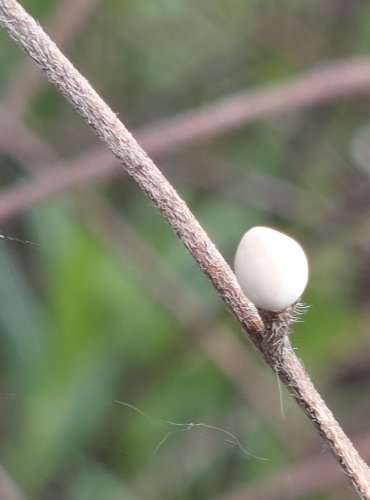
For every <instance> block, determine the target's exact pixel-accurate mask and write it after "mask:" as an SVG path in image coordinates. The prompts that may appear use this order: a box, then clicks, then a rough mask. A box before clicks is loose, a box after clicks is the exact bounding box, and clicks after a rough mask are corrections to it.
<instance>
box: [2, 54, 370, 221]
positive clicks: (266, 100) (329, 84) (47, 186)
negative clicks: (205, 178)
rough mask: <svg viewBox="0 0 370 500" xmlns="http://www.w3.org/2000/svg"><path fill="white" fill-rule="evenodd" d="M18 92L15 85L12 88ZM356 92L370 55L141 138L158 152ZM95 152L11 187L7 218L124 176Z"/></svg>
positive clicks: (369, 73) (369, 86)
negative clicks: (70, 169) (62, 193)
mask: <svg viewBox="0 0 370 500" xmlns="http://www.w3.org/2000/svg"><path fill="white" fill-rule="evenodd" d="M17 75H19V77H18V78H17V81H18V80H19V81H23V79H22V78H23V77H22V78H21V76H22V72H20V73H17ZM14 88H15V89H16V88H18V87H16V86H15V87H14ZM31 88H32V87H30V89H31ZM18 90H22V87H21V86H19V88H18ZM34 90H35V88H33V89H32V91H33V92H34ZM12 92H13V91H12V90H9V93H12ZM355 92H370V59H369V58H365V57H364V58H352V59H349V60H345V61H342V62H338V63H332V64H330V65H329V66H327V67H324V68H320V69H317V70H315V71H311V72H309V73H306V74H305V75H302V76H301V77H298V78H296V79H294V80H292V81H291V82H286V83H280V84H276V85H270V86H268V87H265V88H258V89H256V90H248V91H244V92H241V93H239V94H234V95H232V96H230V97H226V98H223V99H220V100H218V101H215V102H214V103H211V104H208V105H205V106H203V107H201V108H198V109H195V110H191V111H187V112H185V113H182V114H180V115H177V116H174V117H172V118H167V119H164V120H160V121H157V122H155V123H152V124H151V125H147V126H146V127H142V128H140V129H138V130H137V132H136V137H137V140H138V142H139V144H141V145H142V147H143V148H144V149H145V150H147V151H148V152H149V153H150V154H152V155H155V156H159V155H163V154H165V153H169V152H170V151H173V150H175V149H177V148H179V147H181V146H183V145H184V144H189V143H193V142H198V141H200V140H203V139H205V138H211V137H215V136H217V135H220V134H222V133H225V132H227V131H230V130H234V129H236V128H238V127H240V126H241V125H245V124H247V123H250V122H253V121H255V120H258V119H261V118H264V117H269V116H271V115H272V114H273V113H278V112H283V111H284V112H285V111H291V110H294V109H297V108H300V107H302V106H308V105H316V104H319V103H320V102H324V101H328V100H331V99H333V98H334V99H335V98H338V97H343V96H346V95H351V94H353V93H355ZM26 95H27V98H29V97H30V95H32V93H29V92H28V90H27V94H26ZM14 100H15V98H14V99H13V101H14ZM16 100H17V102H18V104H17V107H16V111H15V112H13V108H11V110H7V108H6V107H3V108H2V109H0V120H1V119H2V120H6V122H7V126H6V134H5V135H3V136H2V137H0V147H1V146H2V145H3V147H8V144H9V143H10V142H11V140H12V137H13V135H14V134H16V133H17V128H16V126H15V125H14V123H15V122H14V114H17V110H18V111H21V108H20V103H22V102H23V105H22V106H23V108H24V105H25V102H27V101H26V100H24V101H23V97H22V95H21V96H20V97H17V99H16ZM23 108H22V109H23ZM1 115H2V117H1ZM12 115H13V116H12ZM29 143H30V147H31V145H33V146H35V147H36V148H37V147H38V144H37V141H33V142H32V136H31V134H30V136H29ZM42 154H43V152H42V151H41V155H42ZM89 156H90V152H89V151H88V152H87V153H83V154H82V155H81V156H80V158H79V159H78V161H75V162H74V173H73V174H72V172H70V175H71V177H70V178H68V175H66V173H64V172H61V173H52V174H47V175H45V180H42V181H39V180H36V181H31V182H29V183H27V184H24V185H20V186H14V187H13V188H11V189H10V190H9V192H8V190H7V191H5V192H4V193H3V194H1V199H2V200H3V201H0V217H1V219H2V220H6V219H7V218H9V217H13V216H14V215H17V214H18V213H19V212H21V211H22V210H23V209H24V207H25V206H27V203H34V202H36V201H38V200H39V199H43V198H45V197H47V196H49V195H52V194H53V193H55V192H58V191H62V190H66V189H68V188H71V187H76V186H77V185H82V184H87V183H90V182H94V181H99V180H101V179H102V178H103V177H106V178H107V179H108V178H111V177H113V176H115V175H118V169H117V165H118V162H117V160H116V159H115V158H114V157H112V155H111V154H109V152H108V151H106V149H105V148H102V147H97V149H96V154H95V158H94V161H92V162H91V165H90V166H89V163H88V162H87V161H86V159H87V158H89ZM41 158H42V156H41ZM49 175H50V178H49ZM27 200H29V201H27Z"/></svg>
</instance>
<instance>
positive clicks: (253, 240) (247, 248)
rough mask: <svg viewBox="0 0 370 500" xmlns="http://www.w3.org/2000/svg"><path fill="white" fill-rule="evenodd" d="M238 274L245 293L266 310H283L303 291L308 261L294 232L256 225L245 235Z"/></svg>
mask: <svg viewBox="0 0 370 500" xmlns="http://www.w3.org/2000/svg"><path fill="white" fill-rule="evenodd" d="M235 274H236V277H237V278H238V281H239V284H240V287H241V289H242V290H243V292H244V293H245V295H246V296H247V297H248V298H249V299H250V300H251V301H252V302H253V303H254V304H255V306H257V307H259V308H261V309H265V310H266V311H282V310H283V309H286V308H287V307H289V306H290V305H292V304H293V303H294V302H296V301H297V300H298V299H299V298H300V296H301V295H302V293H303V291H304V289H305V288H306V285H307V281H308V262H307V257H306V255H305V253H304V251H303V249H302V247H301V246H300V245H299V244H298V243H297V242H296V241H295V240H294V239H293V238H290V236H287V235H286V234H283V233H280V232H279V231H276V230H275V229H271V228H269V227H253V228H252V229H249V231H247V232H246V233H245V235H244V236H243V238H242V239H241V241H240V243H239V246H238V248H237V251H236V255H235Z"/></svg>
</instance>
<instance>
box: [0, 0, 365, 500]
mask: <svg viewBox="0 0 370 500" xmlns="http://www.w3.org/2000/svg"><path fill="white" fill-rule="evenodd" d="M0 24H1V25H2V26H3V27H4V28H5V30H6V31H7V32H8V33H9V35H10V36H11V37H12V38H13V39H14V40H15V41H16V42H17V43H18V44H19V45H20V46H21V47H22V48H23V49H24V51H25V52H26V53H28V54H29V56H30V57H32V59H34V60H35V62H36V63H37V64H38V65H39V66H40V67H41V68H42V69H43V71H44V72H45V73H46V75H47V77H48V79H49V80H50V81H51V82H52V83H53V84H54V85H56V87H57V88H58V89H59V90H60V92H61V93H62V94H63V95H64V96H65V97H66V98H67V99H68V100H69V101H70V102H71V104H72V105H73V106H74V108H75V109H76V110H77V111H78V112H79V113H80V114H81V115H82V116H83V118H84V119H85V120H86V122H87V123H88V124H89V125H90V126H91V127H92V128H93V130H94V131H95V132H96V133H97V134H98V136H99V137H100V139H101V140H102V141H104V142H105V143H106V144H107V145H108V146H109V148H110V149H111V151H112V152H113V153H114V155H115V156H116V157H117V158H118V159H119V160H120V162H121V164H122V165H123V167H124V168H125V169H126V170H127V172H128V173H129V174H130V175H131V176H132V177H133V178H134V179H135V180H136V182H137V183H138V184H139V185H140V187H141V188H142V189H143V191H144V192H145V193H146V194H147V196H148V197H149V198H150V199H151V200H152V201H153V202H154V204H155V205H156V206H157V208H158V209H159V210H160V212H161V213H162V214H163V216H164V217H165V219H166V220H167V221H168V222H169V224H170V225H171V227H172V228H173V230H174V231H175V232H176V234H177V235H178V236H179V237H180V239H181V240H182V241H183V243H184V245H185V246H186V247H187V249H188V250H189V252H190V253H191V255H192V256H193V257H194V259H195V260H196V261H197V263H198V264H199V266H200V268H201V269H202V271H203V272H204V273H205V274H206V275H207V276H208V278H209V279H210V281H211V282H212V284H213V286H214V287H215V289H216V290H217V291H218V293H219V295H220V296H221V298H222V299H223V300H224V302H225V304H226V305H227V306H228V307H229V309H230V310H231V311H232V313H233V314H234V316H235V317H236V319H237V321H238V322H239V324H240V325H241V326H242V327H243V328H244V329H245V330H246V332H247V333H248V334H249V338H250V339H251V341H252V342H253V343H254V344H255V346H256V347H257V348H258V349H259V350H260V351H261V352H262V355H263V356H264V358H265V360H266V361H267V362H268V364H269V365H270V366H271V367H272V369H273V370H274V371H275V372H276V373H278V375H279V376H280V378H281V380H282V381H283V382H284V384H285V385H286V386H287V387H288V390H289V391H290V392H291V393H292V395H293V396H294V398H295V399H296V400H297V402H298V404H299V405H300V406H301V407H302V408H303V410H304V411H305V413H306V414H307V416H308V417H309V418H310V420H311V421H312V422H313V424H314V425H315V427H316V428H317V429H318V431H319V433H320V435H321V436H322V437H323V438H324V440H325V441H326V443H327V444H328V445H329V446H330V448H331V449H332V451H333V453H334V454H335V456H336V457H337V458H338V461H339V463H340V465H341V467H342V469H343V470H344V472H345V473H346V474H347V475H348V476H349V478H350V479H351V481H352V483H353V485H354V486H355V488H356V490H357V491H358V493H359V494H360V496H361V497H362V498H364V499H369V500H370V470H369V468H368V467H367V465H366V464H365V462H364V461H363V460H362V459H361V457H360V456H359V454H358V452H357V450H356V449H355V448H354V446H353V445H352V443H351V441H350V440H349V439H348V437H347V436H346V435H345V433H344V432H343V430H342V429H341V427H340V426H339V424H338V423H337V422H336V420H335V418H334V416H333V415H332V413H331V412H330V410H329V409H328V408H327V406H326V405H325V403H324V401H323V400H322V398H321V397H320V395H319V394H318V393H317V391H316V390H315V388H314V387H313V385H312V383H311V381H310V379H309V377H308V375H307V374H306V373H305V371H304V369H303V367H302V365H301V363H300V361H299V360H298V358H297V357H296V355H295V353H294V351H293V349H292V347H291V346H290V343H289V339H288V336H287V331H286V330H287V327H288V321H285V317H283V316H277V317H268V316H266V317H264V318H261V316H260V314H259V313H258V311H257V310H256V308H255V307H254V305H253V304H252V303H251V302H250V301H249V300H248V299H247V298H246V297H245V296H244V294H243V293H242V291H241V289H240V287H239V285H238V283H237V281H236V278H235V275H234V274H233V272H232V271H231V269H230V268H229V266H228V265H227V264H226V262H225V261H224V259H223V258H222V256H221V254H220V253H219V252H218V250H217V249H216V248H215V246H214V244H213V243H212V242H211V241H210V239H209V238H208V236H207V234H206V232H205V231H204V229H203V228H202V227H201V226H200V224H199V223H198V221H197V220H196V219H195V217H194V216H193V214H192V213H191V211H190V210H189V208H188V206H187V205H186V204H185V202H184V201H183V200H182V199H181V198H180V197H179V195H178V194H177V192H176V191H175V190H174V188H173V187H172V186H171V185H170V183H169V182H168V181H167V180H166V178H165V177H164V176H163V175H162V174H161V172H160V171H159V170H158V168H157V167H156V166H155V165H154V163H153V162H152V160H151V159H150V158H148V156H147V155H146V153H145V152H144V151H143V149H142V148H141V147H140V146H139V145H138V143H137V142H136V141H135V139H134V138H133V137H132V136H131V134H130V133H129V132H128V130H127V129H126V128H125V127H124V125H123V124H122V123H121V122H120V121H119V120H118V118H117V116H116V115H115V114H114V113H113V111H112V110H111V109H110V108H109V107H108V106H107V105H106V104H105V102H104V101H103V100H102V99H101V98H100V97H99V96H98V94H97V93H96V92H95V91H94V90H93V89H92V87H91V86H90V84H89V83H88V82H87V81H86V79H84V78H83V77H82V76H81V75H80V74H79V73H78V71H77V70H76V69H75V68H74V67H73V65H72V64H71V63H70V62H69V60H68V59H67V58H66V57H64V56H63V54H62V53H61V52H60V51H59V50H58V48H57V47H56V45H55V44H54V43H53V42H52V41H51V40H50V39H49V37H48V36H47V35H46V34H45V33H44V31H43V30H42V29H41V27H40V26H39V25H38V24H37V23H36V22H35V20H34V19H33V18H32V17H31V16H29V15H28V14H27V13H26V12H25V11H24V10H23V8H22V7H21V6H20V5H19V4H18V3H17V2H16V1H15V0H0ZM274 328H278V329H279V335H281V341H279V342H275V341H274V342H269V339H270V338H275V337H274V335H273V333H274Z"/></svg>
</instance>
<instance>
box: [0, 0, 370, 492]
mask: <svg viewBox="0 0 370 500" xmlns="http://www.w3.org/2000/svg"><path fill="white" fill-rule="evenodd" d="M23 5H24V6H25V7H26V9H28V10H29V11H30V12H31V13H32V14H33V15H34V16H35V17H36V18H37V19H38V20H39V21H40V23H41V24H42V25H43V26H44V27H45V29H46V31H47V32H48V33H49V34H50V35H51V37H52V38H53V39H54V40H55V41H56V42H57V43H58V45H59V46H60V47H61V48H62V50H63V51H64V52H65V53H66V55H68V57H70V58H71V60H72V62H73V63H74V64H75V65H76V66H77V68H78V69H79V70H80V71H81V72H82V74H84V75H85V76H86V77H87V78H88V79H89V80H90V81H91V83H92V84H93V86H94V87H95V88H96V89H97V90H98V92H100V93H101V95H102V96H103V98H104V99H105V100H106V101H107V102H108V103H109V104H110V105H111V106H112V108H113V110H114V111H115V112H117V113H118V115H119V116H120V118H121V119H122V120H123V122H124V123H125V124H126V125H127V126H128V128H129V129H130V130H132V131H133V133H134V135H135V136H136V137H137V138H138V140H139V142H140V143H141V145H142V146H143V147H144V148H145V149H146V150H147V152H148V153H149V154H150V156H152V157H153V159H154V160H155V161H156V162H157V164H158V165H159V166H160V168H161V170H162V171H163V172H164V173H165V175H166V176H167V177H168V178H169V180H170V181H171V182H172V183H173V185H174V186H175V188H176V189H177V190H178V191H179V192H180V194H181V195H182V196H183V197H184V199H185V200H186V201H187V203H188V204H189V206H190V207H191V209H192V210H193V212H194V213H195V215H196V216H197V217H198V218H199V220H200V222H201V223H202V224H203V226H204V227H205V229H206V230H207V231H208V233H209V235H210V237H211V238H212V239H213V240H214V242H215V243H216V244H217V246H218V248H219V249H220V251H221V252H222V253H223V255H224V256H225V258H226V259H227V261H228V262H229V263H230V264H232V261H233V255H234V252H235V248H236V246H237V243H238V241H239V239H240V238H241V236H242V234H243V233H244V232H245V231H246V230H247V229H248V228H250V227H251V226H254V225H268V226H273V227H276V228H278V229H280V230H282V231H284V232H287V233H288V234H291V235H292V236H294V237H295V238H296V239H298V240H299V241H300V242H301V243H302V244H303V246H304V247H305V248H306V250H307V253H308V255H309V259H310V265H311V279H310V284H309V286H308V289H307V291H306V293H305V295H304V298H303V300H304V302H305V303H307V304H309V306H310V307H309V309H308V311H307V312H306V314H305V315H304V317H302V322H301V323H298V324H297V325H296V327H295V328H294V333H293V335H292V342H293V344H294V346H295V347H296V348H297V352H298V355H299V356H300V358H301V359H302V360H303V362H304V364H305V366H306V368H307V370H308V372H309V373H310V374H311V376H312V378H313V381H314V383H315V384H316V385H317V386H318V388H319V390H320V392H321V393H322V394H323V396H324V398H325V399H326V401H327V403H328V404H329V406H330V407H331V409H332V410H333V411H334V413H335V415H336V416H337V418H338V419H339V421H340V422H341V424H342V425H343V427H344V429H345V430H346V432H347V433H348V434H349V435H350V436H351V438H352V439H353V440H354V442H355V444H356V445H357V446H358V448H359V449H360V451H361V453H362V454H363V456H364V458H365V459H367V460H369V459H370V425H369V421H370V420H369V415H370V397H369V394H370V392H369V387H370V331H369V317H370V307H369V302H370V274H369V265H370V121H369V120H370V111H369V109H370V107H369V106H370V57H367V53H368V51H369V47H370V5H369V4H368V2H366V1H364V0H354V1H352V2H348V1H343V0H339V1H338V0H336V1H334V0H324V1H318V0H314V1H312V2H289V1H285V2H279V4H278V5H277V4H276V2H272V1H270V0H264V1H263V0H260V1H253V2H245V1H243V0H228V1H227V2H226V1H222V0H212V1H211V0H188V1H185V0H105V1H99V0H24V2H23ZM0 67H1V71H0V163H1V168H0V182H1V190H0V221H1V231H2V233H3V234H4V235H5V236H6V238H3V239H1V240H0V270H1V273H0V400H1V404H0V430H1V454H0V463H1V468H0V498H1V499H2V500H24V499H25V498H27V499H37V500H39V499H40V500H49V499H50V500H54V499H61V500H100V499H103V498H104V499H108V500H121V499H124V500H126V499H127V500H139V499H140V500H141V499H168V500H170V499H171V500H172V499H173V500H185V499H186V500H187V499H218V500H221V499H222V500H237V499H240V500H241V499H244V498H245V499H287V498H293V499H295V498H304V499H317V500H318V499H320V500H326V499H351V498H356V496H355V495H354V493H353V492H352V490H351V488H350V487H349V486H348V484H347V483H346V482H345V479H344V476H343V475H342V473H341V471H340V470H339V467H338V466H337V464H336V463H335V461H334V459H333V458H332V457H331V455H330V453H329V451H328V450H326V449H325V448H324V446H323V443H322V442H321V440H320V439H319V438H318V437H317V436H316V433H315V431H314V429H313V428H312V426H311V424H310V423H308V421H306V418H305V417H304V415H303V414H302V413H301V411H300V410H299V409H298V408H296V406H295V403H294V402H293V401H291V399H290V397H289V395H288V394H287V392H286V391H284V390H283V391H282V394H281V395H280V390H279V386H278V383H277V380H276V378H275V376H274V375H273V374H272V373H271V372H270V371H269V368H268V367H267V366H265V365H264V363H262V362H261V360H260V359H259V356H258V355H257V354H256V353H255V352H254V350H253V349H252V347H251V345H250V344H249V343H248V342H247V341H246V340H245V338H244V336H243V333H242V332H241V331H240V328H238V326H237V325H236V324H235V323H234V321H233V319H232V318H231V317H230V316H229V314H228V313H226V312H225V310H224V307H223V304H222V303H221V301H220V300H219V298H218V297H217V296H216V293H215V292H214V290H213V289H212V287H211V286H210V285H209V283H208V282H207V280H206V278H204V276H203V275H202V274H201V272H200V271H199V269H198V268H197V266H196V265H195V263H194V262H193V261H192V259H191V258H190V256H189V255H188V254H187V252H186V251H185V249H184V248H183V246H182V245H181V243H180V242H179V241H178V239H177V238H176V237H175V235H174V234H173V233H172V232H171V230H170V229H169V228H168V227H167V225H166V223H165V222H164V221H163V219H162V218H161V216H160V215H159V214H158V213H157V212H156V211H155V209H154V208H153V206H152V205H151V203H150V202H149V201H148V200H147V199H146V197H145V195H144V194H143V193H142V192H140V190H139V189H138V188H137V186H136V185H135V184H134V182H133V181H132V180H131V179H129V178H128V176H127V175H125V173H124V172H123V170H122V168H121V167H120V166H119V165H117V162H116V161H115V159H114V158H113V157H112V156H111V154H110V153H109V152H107V150H106V148H105V147H104V146H102V145H100V144H99V142H98V140H97V138H96V137H95V136H94V135H93V134H92V132H91V131H90V130H89V129H88V127H87V126H86V125H85V124H84V123H83V121H82V119H80V118H79V116H77V114H76V113H75V112H74V111H73V110H72V108H71V107H70V106H69V105H68V104H67V103H66V102H65V101H64V99H63V98H62V97H61V96H59V95H58V93H57V92H56V90H54V88H53V87H52V86H51V85H49V84H48V83H47V82H46V80H45V78H44V76H43V75H42V74H41V71H39V70H38V69H37V68H35V67H34V64H33V63H32V62H31V61H29V60H28V59H27V57H26V56H25V55H24V54H23V53H22V52H21V51H20V49H19V48H18V47H17V46H16V45H15V44H14V43H13V42H12V41H11V40H10V39H8V37H7V35H6V34H5V33H4V32H3V31H1V32H0ZM9 238H13V240H12V239H9ZM14 239H19V240H22V241H21V242H19V241H15V240H14ZM24 240H26V241H24Z"/></svg>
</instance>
